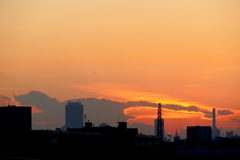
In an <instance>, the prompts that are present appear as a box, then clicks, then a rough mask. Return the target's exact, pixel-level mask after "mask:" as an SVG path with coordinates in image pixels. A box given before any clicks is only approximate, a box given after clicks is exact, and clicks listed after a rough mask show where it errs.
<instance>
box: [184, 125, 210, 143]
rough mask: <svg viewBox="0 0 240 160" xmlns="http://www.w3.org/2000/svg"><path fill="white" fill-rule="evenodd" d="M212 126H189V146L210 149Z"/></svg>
mask: <svg viewBox="0 0 240 160" xmlns="http://www.w3.org/2000/svg"><path fill="white" fill-rule="evenodd" d="M211 131H212V130H211V126H188V127H187V146H188V147H189V148H195V147H209V146H210V144H211V137H212V133H211Z"/></svg>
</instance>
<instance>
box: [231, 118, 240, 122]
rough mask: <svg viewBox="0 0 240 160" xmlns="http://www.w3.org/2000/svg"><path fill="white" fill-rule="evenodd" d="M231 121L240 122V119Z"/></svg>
mask: <svg viewBox="0 0 240 160" xmlns="http://www.w3.org/2000/svg"><path fill="white" fill-rule="evenodd" d="M230 120H231V121H235V122H240V119H230Z"/></svg>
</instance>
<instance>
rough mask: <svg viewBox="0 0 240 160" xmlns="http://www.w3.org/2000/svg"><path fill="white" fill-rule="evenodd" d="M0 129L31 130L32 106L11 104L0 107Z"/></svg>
mask: <svg viewBox="0 0 240 160" xmlns="http://www.w3.org/2000/svg"><path fill="white" fill-rule="evenodd" d="M0 129H1V130H5V131H31V130H32V108H31V107H25V106H10V105H9V106H4V107H0Z"/></svg>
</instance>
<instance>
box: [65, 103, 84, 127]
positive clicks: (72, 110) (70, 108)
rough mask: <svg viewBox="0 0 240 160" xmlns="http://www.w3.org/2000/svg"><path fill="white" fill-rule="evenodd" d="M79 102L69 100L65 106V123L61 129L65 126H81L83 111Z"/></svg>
mask: <svg viewBox="0 0 240 160" xmlns="http://www.w3.org/2000/svg"><path fill="white" fill-rule="evenodd" d="M83 109H84V107H83V105H82V104H81V102H70V101H68V104H67V105H66V106H65V125H64V126H63V127H62V130H67V128H83V124H84V112H83Z"/></svg>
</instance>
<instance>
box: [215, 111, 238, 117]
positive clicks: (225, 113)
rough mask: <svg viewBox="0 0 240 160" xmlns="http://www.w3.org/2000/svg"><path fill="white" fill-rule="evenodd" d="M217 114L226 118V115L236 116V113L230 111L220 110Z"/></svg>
mask: <svg viewBox="0 0 240 160" xmlns="http://www.w3.org/2000/svg"><path fill="white" fill-rule="evenodd" d="M217 113H218V115H219V116H226V115H231V114H234V112H232V111H230V110H218V111H217Z"/></svg>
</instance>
